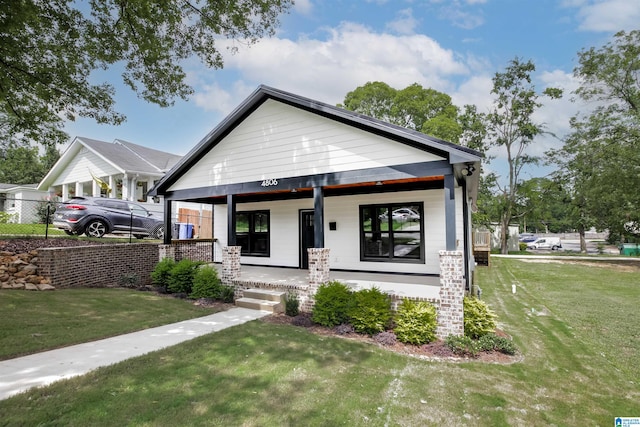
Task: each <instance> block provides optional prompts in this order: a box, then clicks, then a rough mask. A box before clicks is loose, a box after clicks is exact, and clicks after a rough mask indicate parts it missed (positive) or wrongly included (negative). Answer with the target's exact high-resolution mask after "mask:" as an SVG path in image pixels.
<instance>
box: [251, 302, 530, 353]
mask: <svg viewBox="0 0 640 427" xmlns="http://www.w3.org/2000/svg"><path fill="white" fill-rule="evenodd" d="M301 317H309V315H308V314H304V313H303V314H301V315H299V316H297V317H291V316H287V315H285V314H272V315H269V316H267V317H263V318H262V319H261V320H262V321H263V322H268V323H273V324H279V325H294V326H298V325H300V324H304V326H299V327H304V328H305V329H306V330H307V331H309V332H311V333H314V334H317V335H322V336H333V337H339V338H344V339H348V340H353V341H359V342H363V343H367V344H372V345H376V346H378V347H380V348H383V349H385V350H389V351H393V352H396V353H400V354H405V355H408V356H412V357H418V358H421V359H426V360H441V361H445V360H446V361H453V362H465V361H467V362H468V361H480V362H484V363H499V364H510V363H514V362H518V361H521V360H522V356H521V355H518V354H516V355H514V356H510V355H508V354H504V353H500V352H497V351H481V352H479V353H478V355H477V356H476V357H466V356H458V355H456V354H454V353H453V352H452V351H451V349H449V347H447V346H446V345H445V343H444V341H442V340H438V341H434V342H431V343H429V344H425V345H421V346H419V345H410V344H403V343H401V342H396V343H395V344H393V345H382V344H380V343H378V342H376V341H375V340H374V339H373V338H372V337H370V336H368V335H363V334H358V333H348V334H340V333H338V332H337V331H336V329H335V328H334V329H332V328H327V327H325V326H320V325H316V324H312V325H310V323H311V322H310V319H304V318H301ZM496 335H499V336H504V337H508V335H507V334H505V333H504V332H503V331H501V330H496Z"/></svg>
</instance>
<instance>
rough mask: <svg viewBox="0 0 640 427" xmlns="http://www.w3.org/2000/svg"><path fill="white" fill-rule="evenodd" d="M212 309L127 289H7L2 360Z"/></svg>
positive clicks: (0, 332)
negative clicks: (35, 290)
mask: <svg viewBox="0 0 640 427" xmlns="http://www.w3.org/2000/svg"><path fill="white" fill-rule="evenodd" d="M213 312H214V311H213V310H211V309H205V308H202V307H198V306H194V305H193V304H191V303H190V302H187V301H184V300H179V299H175V298H169V297H163V296H158V295H155V294H154V293H151V292H140V291H134V290H125V289H58V290H55V291H48V292H27V291H12V290H3V291H0V313H2V318H3V319H4V321H3V322H2V327H0V360H4V359H10V358H13V357H17V356H20V355H25V354H29V353H35V352H38V351H43V350H48V349H52V348H57V347H64V346H67V345H70V344H78V343H82V342H87V341H93V340H96V339H99V338H105V337H110V336H114V335H119V334H122V333H125V332H132V331H136V330H140V329H146V328H152V327H154V326H160V325H165V324H167V323H172V322H179V321H181V320H185V319H191V318H194V317H200V316H206V315H208V314H211V313H213ZM1 418H2V417H0V424H1V423H2V420H1Z"/></svg>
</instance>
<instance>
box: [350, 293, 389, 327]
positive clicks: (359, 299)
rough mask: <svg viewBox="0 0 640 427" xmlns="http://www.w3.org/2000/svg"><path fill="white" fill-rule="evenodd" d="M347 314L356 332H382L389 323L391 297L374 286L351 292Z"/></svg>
mask: <svg viewBox="0 0 640 427" xmlns="http://www.w3.org/2000/svg"><path fill="white" fill-rule="evenodd" d="M348 314H349V319H350V323H351V324H352V325H353V328H354V329H355V330H356V332H359V333H361V334H369V335H373V334H376V333H378V332H382V331H384V330H385V329H387V327H388V326H389V324H390V323H391V299H390V298H389V295H387V294H385V293H383V292H382V291H381V290H380V289H378V288H376V287H373V288H370V289H362V290H360V291H358V292H356V293H354V294H353V305H352V306H351V308H350V309H349V311H348Z"/></svg>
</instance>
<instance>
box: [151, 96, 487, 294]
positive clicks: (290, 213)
mask: <svg viewBox="0 0 640 427" xmlns="http://www.w3.org/2000/svg"><path fill="white" fill-rule="evenodd" d="M481 158H482V155H481V154H480V153H479V152H477V151H474V150H471V149H469V148H465V147H462V146H459V145H455V144H452V143H449V142H446V141H442V140H439V139H436V138H433V137H430V136H427V135H425V134H423V133H420V132H415V131H412V130H409V129H406V128H402V127H399V126H395V125H391V124H389V123H385V122H382V121H379V120H376V119H373V118H370V117H366V116H363V115H360V114H357V113H354V112H351V111H347V110H343V109H340V108H337V107H334V106H331V105H328V104H324V103H321V102H318V101H314V100H312V99H307V98H303V97H301V96H297V95H294V94H291V93H287V92H284V91H280V90H277V89H274V88H270V87H266V86H260V87H259V88H258V89H257V90H256V91H255V92H254V93H253V94H252V95H250V96H249V97H248V98H247V99H246V100H245V101H244V102H243V103H242V104H241V105H240V106H238V107H237V108H236V109H235V110H234V111H233V112H232V113H231V114H230V115H229V116H228V117H227V118H226V119H224V120H223V121H222V122H221V123H220V124H219V125H218V126H217V127H216V128H215V129H213V130H212V131H211V132H210V133H209V134H208V135H207V136H206V137H205V138H204V139H203V140H202V141H201V142H200V143H199V144H198V145H197V146H196V147H195V148H194V149H193V150H191V152H189V153H188V154H187V155H186V156H185V157H184V158H182V160H181V161H180V162H179V163H178V164H177V165H176V166H175V167H174V168H173V169H171V171H169V172H168V173H167V174H166V175H165V176H164V178H162V179H161V180H160V181H159V182H158V184H157V185H156V186H155V187H154V188H153V189H152V190H151V194H152V195H158V196H164V198H165V222H168V221H169V220H170V218H171V206H172V203H171V202H175V201H188V202H197V203H204V204H210V205H214V218H215V220H214V227H215V228H214V236H215V237H216V238H217V239H218V242H219V243H220V244H221V245H222V246H240V247H241V248H242V249H241V262H242V263H244V264H254V265H265V266H279V267H295V268H303V269H305V268H308V251H307V249H308V248H328V249H329V252H330V264H331V269H341V270H355V271H368V272H390V273H413V274H421V275H434V276H437V275H439V273H440V264H439V251H441V250H448V251H456V250H457V251H462V252H463V253H464V260H465V280H466V282H467V285H468V284H469V282H470V277H471V275H470V271H471V269H472V268H473V267H472V266H473V255H472V242H471V211H472V209H473V207H474V204H475V201H476V197H477V192H478V184H479V181H478V175H479V171H480V162H481ZM474 171H475V172H474ZM165 236H166V237H165V243H169V242H170V240H171V236H170V235H169V234H167V235H165Z"/></svg>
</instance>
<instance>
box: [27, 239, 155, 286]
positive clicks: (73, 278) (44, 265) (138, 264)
mask: <svg viewBox="0 0 640 427" xmlns="http://www.w3.org/2000/svg"><path fill="white" fill-rule="evenodd" d="M157 263H158V245H157V244H153V243H149V244H144V243H137V244H127V243H123V244H113V245H108V244H105V245H94V246H74V247H67V248H41V249H38V262H37V265H38V273H39V274H40V275H41V276H45V277H48V278H50V280H51V284H52V285H53V286H55V287H58V288H74V287H107V286H114V285H115V286H118V285H120V283H121V280H122V278H123V277H131V275H134V274H135V275H136V277H137V278H138V285H150V284H151V272H152V271H153V269H154V268H155V266H156V264H157Z"/></svg>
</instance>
